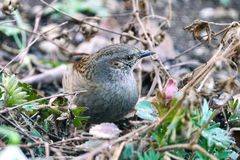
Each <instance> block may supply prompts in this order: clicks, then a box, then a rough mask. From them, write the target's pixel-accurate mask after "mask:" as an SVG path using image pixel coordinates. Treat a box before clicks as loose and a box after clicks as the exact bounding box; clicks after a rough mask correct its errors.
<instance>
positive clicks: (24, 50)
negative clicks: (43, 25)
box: [0, 22, 68, 73]
mask: <svg viewBox="0 0 240 160" xmlns="http://www.w3.org/2000/svg"><path fill="white" fill-rule="evenodd" d="M67 23H68V22H63V23H61V24H59V25H58V26H63V25H65V24H67ZM54 28H55V27H53V28H51V29H49V30H47V31H45V32H44V33H47V32H49V31H51V30H53V29H54ZM39 38H40V36H37V37H36V38H35V39H34V40H33V41H32V42H30V43H29V44H28V45H27V47H26V48H24V49H23V51H21V52H20V53H19V54H18V55H17V56H15V57H14V58H13V59H12V60H11V61H10V62H8V63H7V64H6V65H5V66H4V67H3V68H2V69H1V70H0V73H1V72H3V71H4V70H5V69H6V68H7V67H8V66H9V65H10V64H11V63H12V62H14V61H15V60H17V59H18V58H19V57H21V56H22V55H24V54H26V52H28V50H29V48H30V47H31V46H32V45H33V44H35V43H36V42H37V41H38V40H39Z"/></svg>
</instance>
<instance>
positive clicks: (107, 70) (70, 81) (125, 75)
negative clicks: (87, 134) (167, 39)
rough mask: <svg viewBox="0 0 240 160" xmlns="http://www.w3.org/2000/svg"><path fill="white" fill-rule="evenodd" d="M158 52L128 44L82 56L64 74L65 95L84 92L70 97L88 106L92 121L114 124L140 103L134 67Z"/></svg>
mask: <svg viewBox="0 0 240 160" xmlns="http://www.w3.org/2000/svg"><path fill="white" fill-rule="evenodd" d="M153 54H155V52H152V51H149V50H139V49H137V48H136V47H135V46H132V45H128V44H122V43H119V44H112V45H108V46H106V47H104V48H102V49H100V50H99V51H97V52H96V53H95V54H89V55H83V56H81V57H80V59H79V60H78V61H76V62H74V63H73V64H70V65H69V66H68V68H67V70H66V72H65V73H64V76H63V80H62V84H63V90H64V92H71V93H72V92H77V91H81V90H86V92H85V93H81V94H79V95H74V96H71V97H70V98H69V101H71V102H72V103H73V104H74V105H76V106H83V107H86V108H87V110H86V111H85V112H84V113H83V115H87V116H90V119H89V122H91V123H101V122H115V121H118V120H120V119H122V118H123V117H124V116H125V115H126V114H127V113H128V112H129V111H130V110H132V109H133V108H134V106H135V105H136V103H137V101H138V97H139V95H138V87H137V82H136V79H135V78H134V73H133V68H134V65H135V64H136V63H137V62H138V61H139V60H140V59H142V58H144V57H147V56H151V55H153Z"/></svg>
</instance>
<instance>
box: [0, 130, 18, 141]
mask: <svg viewBox="0 0 240 160" xmlns="http://www.w3.org/2000/svg"><path fill="white" fill-rule="evenodd" d="M0 134H1V135H3V136H5V137H7V139H8V141H7V142H8V144H19V143H20V142H21V137H20V135H19V134H18V133H17V132H16V130H15V129H13V128H10V127H6V126H0Z"/></svg>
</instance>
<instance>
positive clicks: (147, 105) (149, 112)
mask: <svg viewBox="0 0 240 160" xmlns="http://www.w3.org/2000/svg"><path fill="white" fill-rule="evenodd" d="M135 109H136V110H137V112H136V115H137V116H138V117H139V118H142V119H144V120H148V121H152V122H153V121H155V120H156V119H157V117H158V114H157V112H156V110H155V108H154V107H153V106H152V104H151V102H149V101H145V100H144V101H140V102H138V103H137V105H136V106H135Z"/></svg>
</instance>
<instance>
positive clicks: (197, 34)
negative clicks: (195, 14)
mask: <svg viewBox="0 0 240 160" xmlns="http://www.w3.org/2000/svg"><path fill="white" fill-rule="evenodd" d="M184 30H187V31H189V32H192V35H193V38H194V39H197V40H200V41H201V40H206V41H208V43H209V42H210V41H211V40H212V34H213V33H212V30H211V28H210V25H209V24H208V22H205V21H201V20H195V21H194V22H193V23H192V24H191V25H189V26H187V27H185V28H184ZM203 36H207V38H204V37H203Z"/></svg>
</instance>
